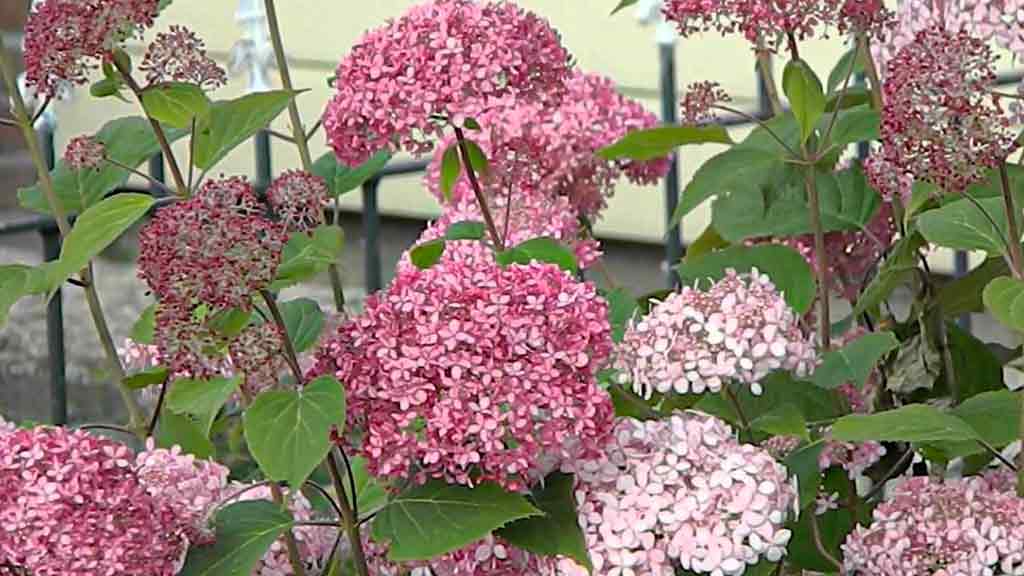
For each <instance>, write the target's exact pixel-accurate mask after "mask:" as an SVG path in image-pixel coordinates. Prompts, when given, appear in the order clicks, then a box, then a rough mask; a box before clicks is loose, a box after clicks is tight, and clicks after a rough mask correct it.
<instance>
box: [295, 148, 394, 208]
mask: <svg viewBox="0 0 1024 576" xmlns="http://www.w3.org/2000/svg"><path fill="white" fill-rule="evenodd" d="M389 161H391V153H390V152H387V151H385V150H382V151H380V152H377V153H376V154H374V155H373V156H372V157H370V159H369V160H367V161H366V162H363V163H362V164H360V165H359V166H356V167H354V168H350V167H348V166H345V165H344V164H342V163H340V162H338V158H337V157H336V156H335V155H334V152H327V153H325V154H324V155H323V156H321V157H320V158H318V159H317V161H316V162H314V163H313V174H316V175H317V176H319V177H321V178H323V179H324V181H325V182H327V188H328V190H330V193H331V197H332V198H337V197H339V196H341V195H342V194H345V193H346V192H351V191H352V190H356V189H357V188H359V187H360V186H362V185H363V183H365V182H366V181H367V180H369V179H371V178H373V177H374V176H376V175H377V174H378V173H380V171H381V170H382V169H383V168H384V167H385V166H387V163H388V162H389Z"/></svg>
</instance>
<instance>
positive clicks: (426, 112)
mask: <svg viewBox="0 0 1024 576" xmlns="http://www.w3.org/2000/svg"><path fill="white" fill-rule="evenodd" d="M568 74H569V54H568V52H566V50H565V49H564V48H563V47H562V45H561V42H560V39H559V37H558V34H557V33H556V32H555V31H554V30H553V29H552V28H551V27H550V26H549V25H548V23H547V22H546V21H544V20H542V19H541V18H539V17H537V16H536V15H534V14H532V13H529V12H526V11H524V10H522V9H520V8H519V7H517V6H516V5H514V4H512V3H511V2H487V3H479V4H478V3H475V2H472V1H470V0H431V1H429V2H427V3H424V4H420V5H417V6H415V7H413V8H412V9H410V10H409V11H408V12H406V13H405V14H404V15H403V16H402V17H400V18H398V19H397V20H394V21H392V22H390V23H389V24H388V25H387V26H384V27H382V28H379V29H376V30H373V31H370V32H369V33H367V34H366V35H365V36H364V37H363V38H362V39H361V40H360V41H359V42H358V43H357V44H356V45H355V47H353V49H352V51H351V52H350V53H349V55H348V56H346V57H345V59H344V60H342V62H341V64H340V65H339V66H338V70H337V73H336V84H335V86H336V87H337V93H336V94H335V96H334V98H333V99H332V100H331V102H330V103H329V104H328V106H327V110H326V111H325V113H324V128H325V130H326V132H327V136H328V140H329V141H330V144H331V146H332V147H333V148H334V151H335V154H337V156H338V158H339V159H341V161H343V162H345V163H347V164H350V165H355V164H359V163H361V162H364V161H365V160H366V159H367V158H369V157H370V156H371V155H373V154H374V153H376V152H377V151H378V150H382V149H388V150H392V151H394V150H399V149H403V150H406V151H408V152H412V153H415V154H422V153H425V152H429V151H430V150H431V148H433V143H432V140H433V138H434V137H437V136H440V132H441V129H442V127H443V125H444V124H443V122H439V121H438V120H439V119H444V120H452V121H455V122H456V123H461V122H460V120H461V119H463V118H467V117H480V116H482V115H483V114H484V113H485V112H487V111H488V110H491V109H494V108H509V107H511V106H513V105H515V104H517V103H520V102H522V101H524V100H525V101H534V100H536V101H550V100H551V99H553V98H554V99H557V98H558V97H560V95H561V93H562V92H563V90H564V83H565V80H566V78H567V77H568Z"/></svg>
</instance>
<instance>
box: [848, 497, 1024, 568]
mask: <svg viewBox="0 0 1024 576" xmlns="http://www.w3.org/2000/svg"><path fill="white" fill-rule="evenodd" d="M843 557H844V564H845V570H846V573H847V574H849V575H850V576H989V575H991V574H1020V573H1021V572H1022V571H1024V500H1022V499H1020V498H1018V497H1017V496H1016V494H1015V493H1014V492H1013V491H1012V490H1010V491H1004V490H999V489H994V488H993V486H992V485H991V484H990V483H988V482H986V481H984V480H978V479H976V478H969V479H960V480H946V481H944V482H941V481H938V480H934V479H931V478H927V477H916V478H910V479H907V480H905V481H904V482H903V483H902V484H900V485H899V487H898V488H896V490H895V492H894V493H893V494H892V496H891V497H890V498H889V499H888V500H887V501H885V502H883V503H882V504H880V505H879V506H878V507H877V508H876V509H875V511H874V522H872V523H871V525H870V526H858V527H856V528H854V530H853V532H852V533H850V535H849V536H848V537H847V539H846V542H845V544H844V545H843Z"/></svg>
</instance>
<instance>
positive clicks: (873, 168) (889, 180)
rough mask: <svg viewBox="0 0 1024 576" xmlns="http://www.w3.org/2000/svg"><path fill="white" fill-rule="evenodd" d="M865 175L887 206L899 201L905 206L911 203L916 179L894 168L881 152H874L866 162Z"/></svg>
mask: <svg viewBox="0 0 1024 576" xmlns="http://www.w3.org/2000/svg"><path fill="white" fill-rule="evenodd" d="M864 175H865V176H866V177H867V179H868V184H869V185H870V186H871V187H872V188H874V189H875V190H876V191H878V194H879V195H881V197H882V201H884V202H886V203H887V204H891V203H892V202H893V201H894V200H896V199H898V200H899V201H900V202H902V203H903V205H904V206H905V205H906V204H907V202H909V201H910V196H911V194H912V193H913V188H914V177H913V176H911V175H910V174H907V173H906V172H904V171H902V170H900V169H899V168H897V167H896V166H894V165H893V163H892V162H891V161H889V160H887V159H886V158H885V156H884V155H883V154H882V153H881V152H878V151H877V150H876V151H873V152H872V153H871V155H870V156H868V157H867V158H866V159H865V160H864Z"/></svg>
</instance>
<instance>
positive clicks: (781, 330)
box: [614, 268, 816, 398]
mask: <svg viewBox="0 0 1024 576" xmlns="http://www.w3.org/2000/svg"><path fill="white" fill-rule="evenodd" d="M815 362H816V353H815V347H814V343H813V340H812V338H811V336H810V335H808V334H805V333H804V331H803V330H802V329H801V327H800V325H799V317H798V316H797V315H796V314H795V313H794V312H793V310H792V309H791V308H790V307H789V305H788V304H786V301H785V300H784V299H783V296H782V294H781V293H779V291H778V290H777V289H776V288H775V285H774V284H772V282H771V279H769V278H768V276H766V275H764V274H761V273H760V272H758V271H757V269H756V268H755V269H753V270H751V272H750V273H749V274H737V273H736V272H735V271H733V270H729V271H728V272H727V274H726V276H725V277H724V278H722V279H721V280H719V281H717V282H715V283H714V284H713V285H711V287H710V288H709V289H708V290H700V289H698V288H694V287H689V286H685V287H683V288H682V290H681V291H680V292H678V293H675V294H672V295H671V296H669V297H668V298H666V299H665V301H663V302H659V303H656V304H654V306H653V307H652V308H651V311H650V313H649V314H648V315H647V316H644V317H643V318H640V319H639V320H633V321H631V323H630V325H629V327H628V329H627V330H626V334H625V336H624V338H623V340H622V343H621V344H620V345H619V347H618V349H617V351H616V354H615V363H614V365H615V368H617V369H618V370H620V371H621V374H620V377H621V378H623V381H624V382H630V381H631V382H632V384H633V389H634V391H635V392H636V393H637V394H640V395H642V396H644V397H647V398H649V397H650V396H651V394H652V393H653V392H655V391H657V392H661V393H667V392H671V391H675V392H676V393H679V394H687V393H691V392H692V393H697V394H699V393H702V392H705V391H709V392H717V391H719V390H721V388H722V386H725V385H727V384H729V383H731V382H737V383H741V384H744V385H746V386H749V387H750V390H751V392H753V393H754V394H760V393H761V392H762V388H761V384H760V381H761V379H762V378H764V377H765V376H767V375H768V374H769V373H771V372H773V371H775V370H779V369H782V370H791V371H794V372H796V373H797V374H805V373H807V372H808V371H809V370H810V369H811V368H812V367H813V366H814V364H815Z"/></svg>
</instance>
